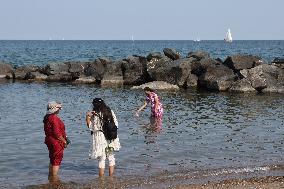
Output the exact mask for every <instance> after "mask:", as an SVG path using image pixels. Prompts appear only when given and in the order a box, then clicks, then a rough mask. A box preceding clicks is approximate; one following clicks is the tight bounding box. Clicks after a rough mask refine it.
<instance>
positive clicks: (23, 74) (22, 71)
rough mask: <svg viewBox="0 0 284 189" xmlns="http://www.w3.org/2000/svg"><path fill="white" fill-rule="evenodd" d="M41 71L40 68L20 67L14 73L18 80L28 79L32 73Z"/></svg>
mask: <svg viewBox="0 0 284 189" xmlns="http://www.w3.org/2000/svg"><path fill="white" fill-rule="evenodd" d="M39 70H40V67H39V66H32V65H31V66H23V67H19V68H17V69H16V70H15V71H14V78H15V79H18V80H25V79H28V78H27V77H28V74H29V73H30V72H37V71H39Z"/></svg>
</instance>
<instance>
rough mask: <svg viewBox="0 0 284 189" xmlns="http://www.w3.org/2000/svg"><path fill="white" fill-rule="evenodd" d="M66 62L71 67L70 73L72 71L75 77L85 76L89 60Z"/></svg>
mask: <svg viewBox="0 0 284 189" xmlns="http://www.w3.org/2000/svg"><path fill="white" fill-rule="evenodd" d="M64 64H66V65H67V66H68V67H69V69H68V73H70V74H71V75H72V76H73V77H74V79H77V78H79V77H82V76H84V74H85V69H86V68H87V66H88V64H87V62H76V61H74V62H73V61H72V62H65V63H64Z"/></svg>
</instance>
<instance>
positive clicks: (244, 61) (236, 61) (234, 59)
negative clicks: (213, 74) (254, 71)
mask: <svg viewBox="0 0 284 189" xmlns="http://www.w3.org/2000/svg"><path fill="white" fill-rule="evenodd" d="M224 64H225V65H226V66H228V67H229V68H231V69H233V70H234V71H235V72H238V71H240V70H243V69H251V68H253V67H255V66H258V65H260V64H262V60H261V58H260V57H258V56H252V55H233V56H229V57H227V58H226V60H225V61H224Z"/></svg>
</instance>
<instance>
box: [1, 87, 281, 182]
mask: <svg viewBox="0 0 284 189" xmlns="http://www.w3.org/2000/svg"><path fill="white" fill-rule="evenodd" d="M0 91H1V92H0V138H1V143H0V170H1V171H0V183H1V184H0V187H1V186H2V187H8V186H9V187H12V186H13V187H21V186H27V185H34V184H43V183H46V182H47V174H48V163H49V159H48V151H47V148H46V146H45V144H44V143H43V141H44V132H43V123H42V119H43V116H44V114H45V109H46V103H47V102H48V101H49V100H53V99H55V100H58V101H61V102H62V103H63V110H62V111H61V113H60V116H61V117H62V119H63V120H64V122H65V125H66V129H67V134H68V136H69V137H70V138H71V141H72V144H71V146H70V147H69V148H68V149H66V150H65V156H64V160H63V163H62V167H61V171H60V178H61V180H63V181H65V182H71V181H72V182H83V183H87V182H88V181H90V179H93V178H96V177H97V174H98V172H97V161H96V160H89V159H88V151H89V145H90V133H89V131H88V130H87V129H86V126H85V121H84V115H85V112H86V111H87V110H89V109H90V108H91V106H90V103H91V100H92V98H94V97H102V98H103V99H105V101H106V102H107V103H108V104H109V106H110V107H111V108H112V109H113V110H114V111H115V113H116V115H117V117H118V120H119V138H120V141H121V144H122V149H121V151H120V152H117V153H116V158H117V167H116V175H117V176H118V177H125V178H130V180H131V179H133V178H135V176H134V175H137V176H140V177H143V178H147V177H151V176H153V175H163V177H165V175H171V174H167V173H176V174H177V175H189V176H188V178H195V177H197V176H201V178H203V177H214V178H221V177H224V175H225V176H228V175H230V174H232V173H235V174H242V173H256V174H258V173H261V174H267V175H270V174H274V173H273V172H277V174H283V173H284V171H283V170H284V169H283V167H282V165H284V159H283V152H284V149H283V142H284V137H283V135H284V128H283V125H284V108H283V104H284V97H283V95H280V94H271V95H250V94H229V93H215V92H202V91H194V90H188V91H181V92H162V91H160V92H158V94H159V96H161V99H162V102H163V104H164V107H165V113H164V118H163V123H162V128H161V129H159V128H153V127H152V126H151V125H150V124H149V123H150V120H149V115H150V109H149V107H148V108H147V109H146V110H145V111H144V112H143V113H142V114H141V115H140V117H138V118H137V117H134V116H133V110H135V109H136V108H137V107H138V106H139V105H141V103H142V101H143V99H144V96H143V93H142V92H141V91H136V90H130V89H128V88H117V89H116V88H113V89H109V88H100V87H98V86H96V85H71V84H62V83H61V84H60V83H49V84H47V83H11V82H8V83H2V84H0ZM165 178H167V176H166V177H165Z"/></svg>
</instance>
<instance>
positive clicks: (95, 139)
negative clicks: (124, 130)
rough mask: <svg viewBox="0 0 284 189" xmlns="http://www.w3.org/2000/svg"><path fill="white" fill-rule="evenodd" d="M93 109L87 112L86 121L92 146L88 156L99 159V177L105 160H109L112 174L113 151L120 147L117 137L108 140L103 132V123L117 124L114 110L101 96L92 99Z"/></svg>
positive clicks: (110, 174) (110, 173)
mask: <svg viewBox="0 0 284 189" xmlns="http://www.w3.org/2000/svg"><path fill="white" fill-rule="evenodd" d="M92 104H93V111H89V112H87V115H86V123H87V127H88V128H89V129H90V131H91V135H92V146H91V154H90V157H91V158H92V159H93V158H94V159H98V161H99V166H98V167H99V177H102V176H104V170H105V160H106V159H108V160H109V176H112V175H113V174H114V166H115V158H114V151H118V150H119V149H120V142H119V138H118V137H116V138H115V139H113V140H108V139H107V138H106V136H105V134H104V128H103V127H104V126H105V125H104V124H105V123H106V122H107V121H109V122H111V123H114V124H115V125H116V126H117V125H118V122H117V119H116V116H115V114H114V112H113V111H112V110H111V109H110V108H109V107H108V106H107V105H106V104H105V103H104V101H103V100H102V99H101V98H95V99H94V100H93V103H92Z"/></svg>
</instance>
